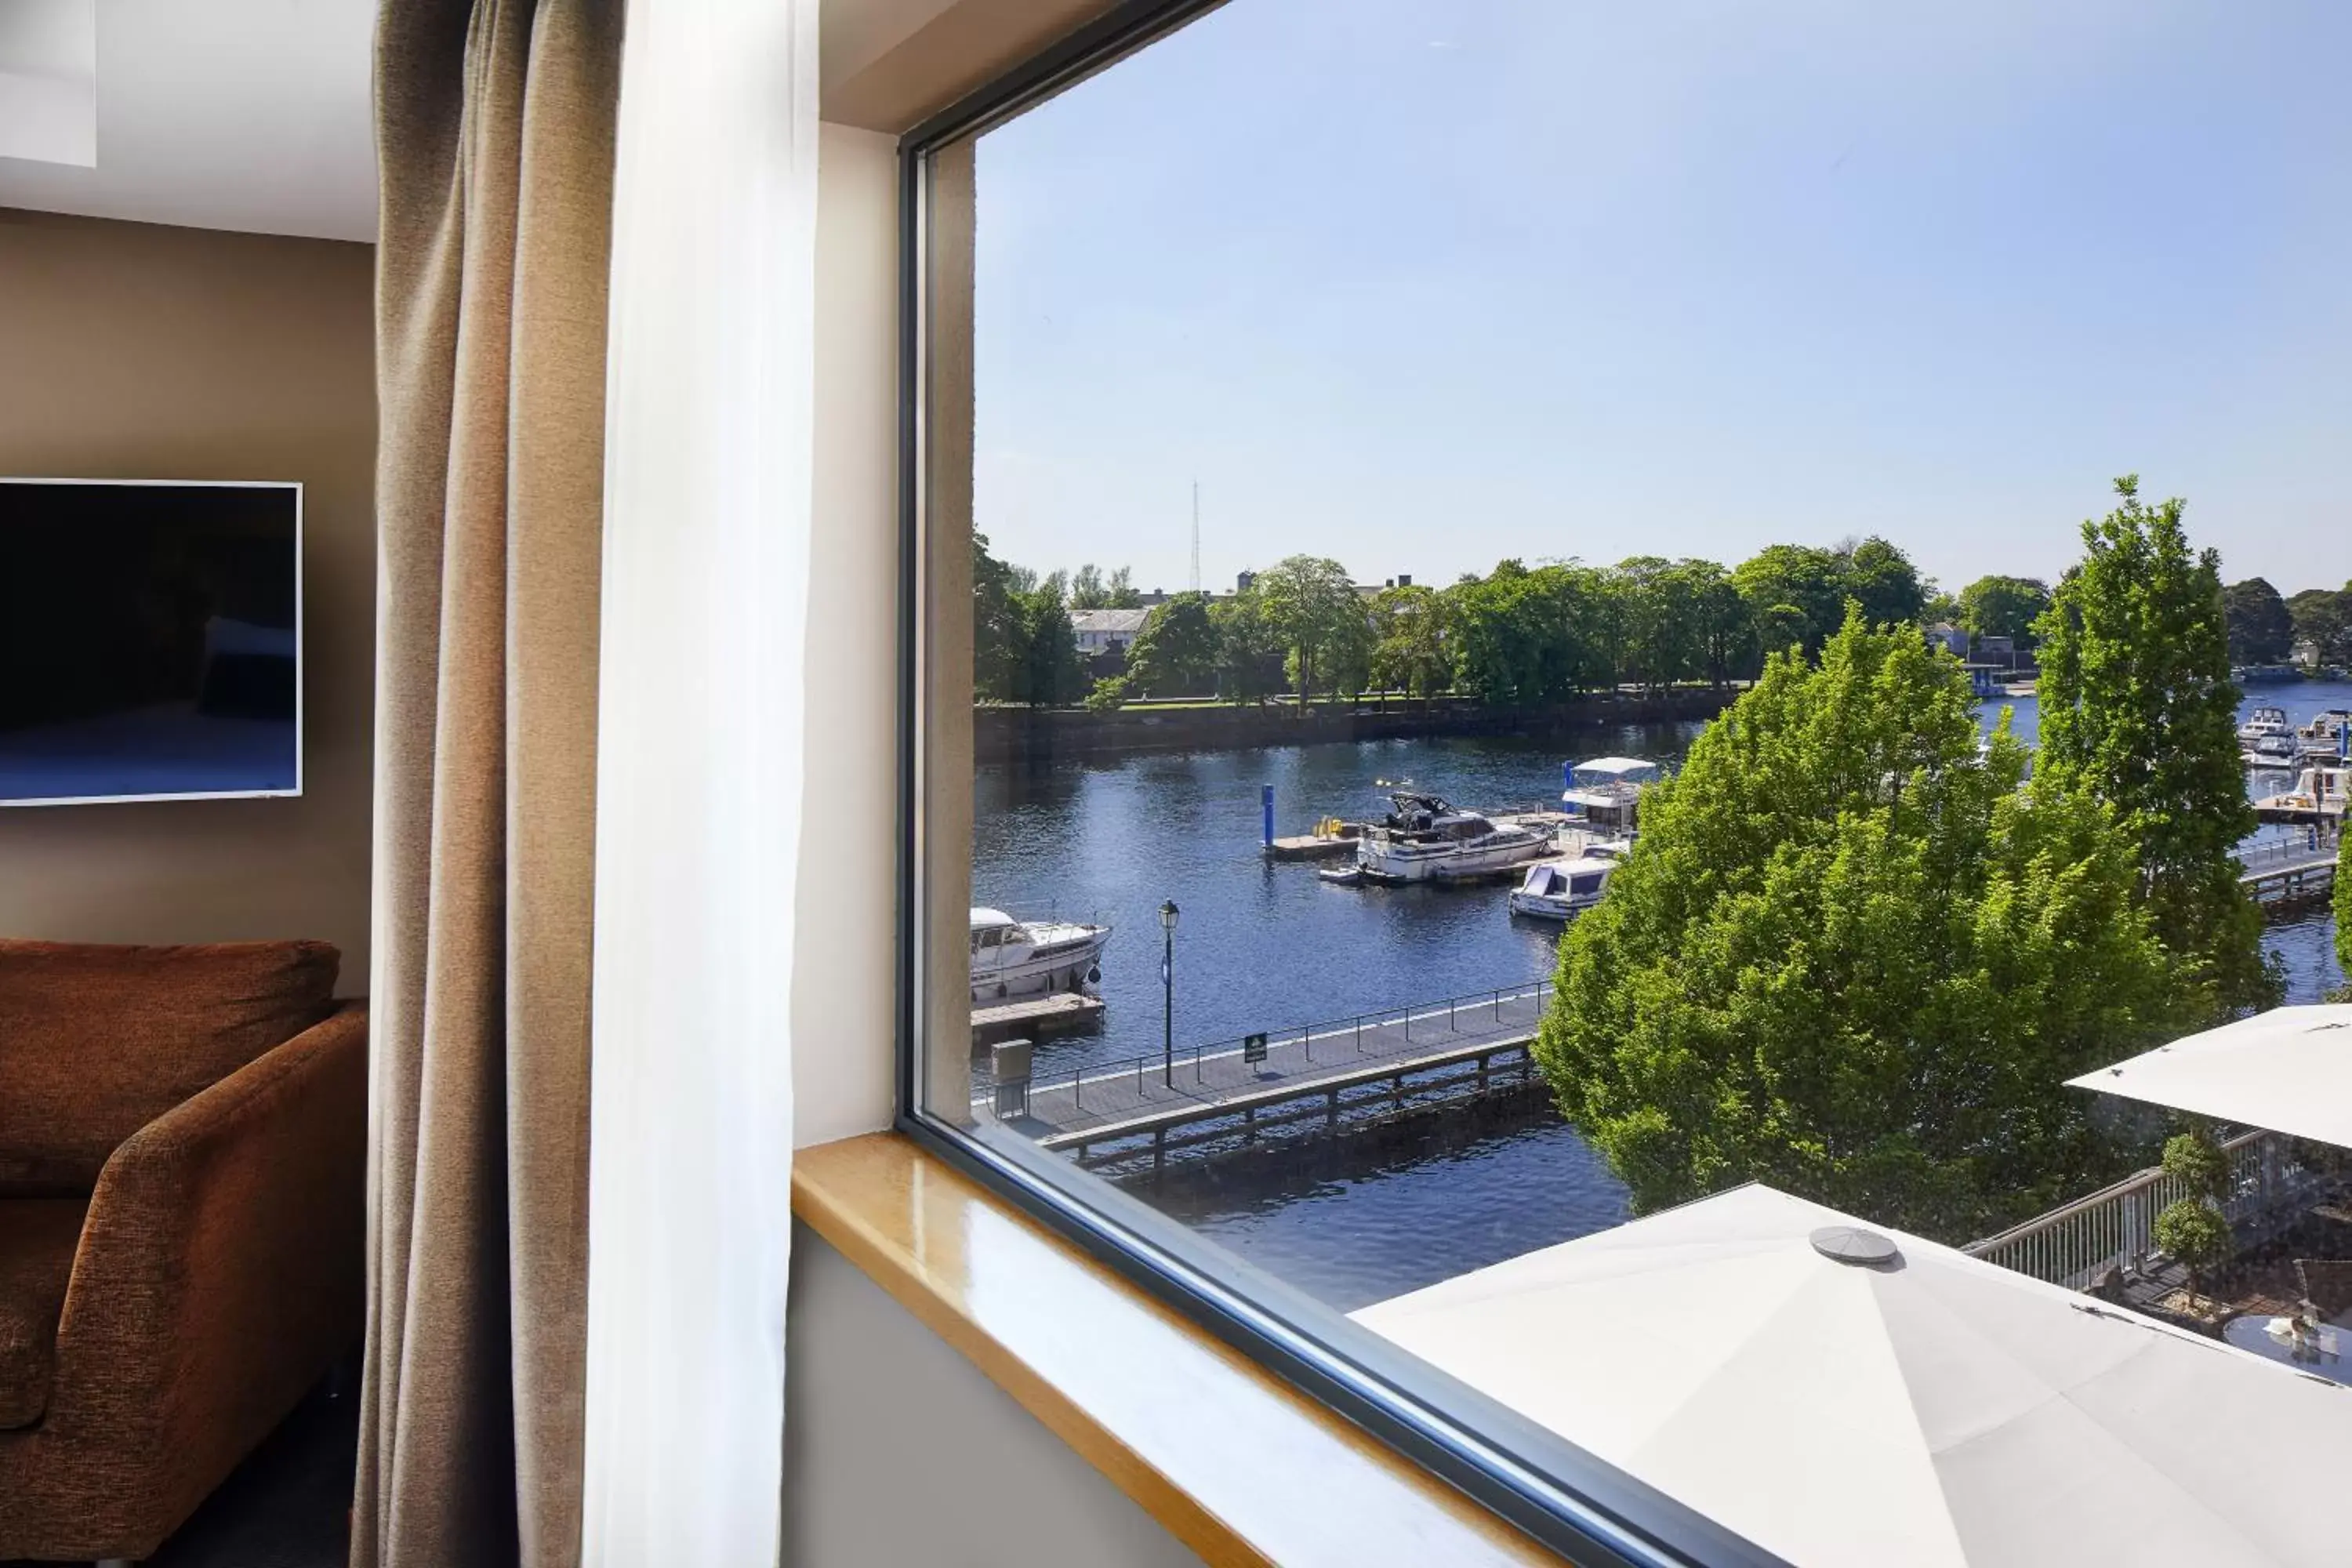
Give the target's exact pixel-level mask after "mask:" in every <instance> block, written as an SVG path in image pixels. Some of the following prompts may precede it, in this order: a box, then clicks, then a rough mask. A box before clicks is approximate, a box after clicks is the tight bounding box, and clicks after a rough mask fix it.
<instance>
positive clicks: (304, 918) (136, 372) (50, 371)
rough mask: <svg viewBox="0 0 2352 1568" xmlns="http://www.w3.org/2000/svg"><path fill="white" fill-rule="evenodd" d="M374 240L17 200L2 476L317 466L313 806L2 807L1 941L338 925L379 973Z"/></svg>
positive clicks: (310, 647)
mask: <svg viewBox="0 0 2352 1568" xmlns="http://www.w3.org/2000/svg"><path fill="white" fill-rule="evenodd" d="M373 264H374V253H373V249H372V248H371V247H367V246H363V245H351V244H345V243H341V242H337V241H332V240H317V239H287V238H279V237H268V236H260V235H244V234H225V233H217V232H213V231H209V230H203V229H191V228H168V227H163V226H157V225H152V224H132V223H116V222H110V221H107V220H103V219H92V218H68V217H56V216H48V215H45V214H34V213H25V212H18V211H15V210H9V209H0V474H8V475H38V476H50V477H70V478H78V479H80V478H98V479H299V480H300V481H301V482H302V484H303V487H304V489H303V523H304V539H305V552H304V569H303V570H304V575H303V595H304V605H305V621H306V632H307V636H306V643H305V647H304V649H303V653H304V665H303V680H304V703H305V707H304V720H305V731H306V753H305V756H304V759H303V782H304V791H305V793H304V795H303V796H302V798H300V799H299V800H226V801H174V802H158V803H155V804H152V805H70V806H35V807H20V808H12V809H6V810H0V935H8V936H39V937H52V938H58V939H62V940H75V941H104V942H205V941H226V940H234V939H242V938H251V937H272V936H308V937H322V938H324V939H326V940H327V941H329V942H333V943H335V944H336V945H337V946H339V947H341V949H342V950H343V970H342V981H341V990H342V991H343V992H344V993H345V994H360V993H362V992H364V991H365V990H366V988H367V963H368V952H367V935H368V802H369V778H368V770H369V726H370V722H371V718H370V715H371V710H372V684H373V661H372V658H371V652H372V649H373V644H374V620H375V588H374V584H375V526H374V514H373V505H372V496H373V481H374V475H373V465H374V461H375V381H374V368H373V365H374V360H373Z"/></svg>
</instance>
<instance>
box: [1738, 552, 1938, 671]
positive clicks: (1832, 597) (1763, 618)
mask: <svg viewBox="0 0 2352 1568" xmlns="http://www.w3.org/2000/svg"><path fill="white" fill-rule="evenodd" d="M1731 580H1732V582H1733V583H1734V584H1738V589H1739V593H1740V596H1741V597H1742V598H1744V599H1746V600H1747V601H1748V607H1749V609H1750V610H1751V612H1752V613H1753V614H1754V616H1755V617H1756V619H1757V622H1758V624H1759V626H1762V627H1763V628H1765V629H1766V631H1767V633H1768V634H1769V639H1770V640H1768V641H1767V642H1766V643H1765V644H1764V649H1765V651H1767V652H1776V651H1778V650H1779V649H1780V648H1782V647H1788V646H1789V645H1790V642H1791V641H1793V642H1795V643H1797V644H1799V645H1801V646H1802V647H1803V648H1804V650H1805V653H1806V655H1807V656H1808V657H1811V656H1813V655H1816V654H1818V653H1820V652H1821V647H1822V643H1823V642H1824V641H1825V640H1827V639H1828V637H1830V635H1831V634H1832V633H1833V632H1835V631H1836V630H1837V629H1838V627H1839V626H1843V624H1844V622H1845V605H1846V601H1847V600H1848V599H1852V600H1854V601H1855V602H1856V603H1858V604H1860V605H1862V616H1863V619H1864V621H1866V622H1867V623H1869V624H1870V625H1872V626H1883V625H1885V624H1888V623H1891V622H1898V621H1917V620H1918V619H1919V617H1920V616H1921V614H1922V613H1923V612H1924V611H1925V610H1926V608H1927V599H1928V584H1927V581H1926V579H1924V578H1922V577H1921V576H1920V575H1919V571H1918V568H1917V567H1916V566H1914V565H1913V564H1912V563H1911V558H1910V557H1909V556H1908V555H1906V554H1904V553H1903V552H1902V551H1901V550H1899V549H1897V548H1896V547H1895V545H1893V544H1890V543H1888V542H1886V541H1885V540H1884V539H1881V538H1879V537H1878V536H1877V535H1875V534H1873V535H1872V536H1871V537H1869V538H1868V539H1864V540H1861V541H1859V542H1847V543H1844V544H1841V545H1838V546H1836V547H1835V548H1833V549H1826V550H1824V549H1817V548H1815V547H1813V546H1811V545H1804V544H1771V545H1767V546H1766V547H1765V548H1763V549H1762V550H1759V551H1758V552H1756V553H1755V554H1754V555H1752V556H1750V557H1748V559H1747V560H1745V561H1743V562H1741V563H1739V565H1738V568H1737V569H1735V570H1734V571H1733V572H1732V574H1731Z"/></svg>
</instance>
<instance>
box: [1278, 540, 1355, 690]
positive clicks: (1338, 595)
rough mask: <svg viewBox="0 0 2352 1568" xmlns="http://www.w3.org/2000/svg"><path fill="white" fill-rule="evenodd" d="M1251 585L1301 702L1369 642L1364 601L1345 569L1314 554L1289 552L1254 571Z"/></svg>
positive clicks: (1328, 682) (1328, 683)
mask: <svg viewBox="0 0 2352 1568" xmlns="http://www.w3.org/2000/svg"><path fill="white" fill-rule="evenodd" d="M1251 586H1252V587H1253V588H1254V589H1255V592H1256V594H1257V595H1258V598H1259V600H1260V601H1261V602H1262V603H1263V604H1264V605H1265V616H1266V619H1267V621H1268V622H1269V624H1271V625H1272V626H1273V627H1274V628H1275V630H1276V633H1278V634H1279V635H1280V637H1281V638H1282V642H1283V646H1284V647H1285V648H1286V649H1287V650H1288V654H1289V662H1288V671H1289V674H1290V676H1291V679H1292V680H1293V681H1294V682H1295V683H1296V686H1297V692H1298V700H1299V702H1300V704H1301V706H1302V707H1303V706H1304V705H1305V704H1306V703H1307V702H1309V701H1311V700H1313V699H1314V695H1315V691H1316V689H1317V685H1318V681H1321V682H1322V683H1323V684H1324V685H1325V686H1326V687H1327V688H1329V687H1330V685H1331V682H1330V679H1329V678H1330V677H1332V676H1336V675H1338V674H1339V673H1340V668H1332V669H1328V670H1327V669H1325V668H1321V667H1322V666H1323V665H1324V664H1325V663H1327V662H1328V663H1329V664H1331V665H1334V666H1338V667H1341V668H1344V667H1345V666H1346V665H1347V664H1348V663H1349V661H1350V660H1351V659H1352V658H1355V657H1356V656H1358V655H1360V652H1361V650H1362V649H1363V647H1364V646H1365V645H1366V644H1367V642H1368V641H1369V637H1368V634H1367V631H1366V627H1365V621H1364V605H1363V601H1362V599H1360V597H1359V596H1358V595H1357V593H1356V585H1355V583H1354V582H1353V581H1352V580H1351V579H1350V578H1349V575H1348V569H1347V568H1346V567H1344V566H1342V565H1340V564H1339V563H1338V562H1337V561H1332V560H1328V559H1327V558H1325V557H1322V556H1316V555H1292V556H1287V557H1285V558H1284V559H1283V560H1280V561H1277V562H1276V563H1274V564H1273V565H1272V566H1270V567H1268V568H1267V569H1266V570H1265V571H1264V572H1261V573H1259V574H1257V578H1256V580H1255V583H1253V584H1251Z"/></svg>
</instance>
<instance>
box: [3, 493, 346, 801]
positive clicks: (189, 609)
mask: <svg viewBox="0 0 2352 1568" xmlns="http://www.w3.org/2000/svg"><path fill="white" fill-rule="evenodd" d="M301 584H302V487H301V486H299V485H296V484H262V483H252V484H242V483H240V484H208V483H194V482H186V483H183V482H172V481H156V482H132V481H121V480H65V479H0V805H63V804H66V803H68V802H75V801H98V800H184V799H192V798H202V797H205V796H213V795H299V794H301V793H302V588H301Z"/></svg>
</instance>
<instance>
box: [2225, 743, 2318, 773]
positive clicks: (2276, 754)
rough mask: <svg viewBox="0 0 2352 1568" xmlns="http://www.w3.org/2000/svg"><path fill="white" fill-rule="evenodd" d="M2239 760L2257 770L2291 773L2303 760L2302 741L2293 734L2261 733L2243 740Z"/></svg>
mask: <svg viewBox="0 0 2352 1568" xmlns="http://www.w3.org/2000/svg"><path fill="white" fill-rule="evenodd" d="M2245 746H2246V750H2245V753H2244V755H2242V757H2240V758H2239V761H2241V762H2242V763H2245V764H2246V766H2248V767H2250V768H2252V769H2254V770H2256V771H2258V772H2265V771H2270V770H2273V769H2274V770H2277V771H2280V772H2284V773H2292V772H2293V771H2294V768H2295V767H2296V765H2297V764H2299V763H2301V762H2302V761H2303V743H2302V742H2300V741H2297V740H2296V739H2295V738H2294V736H2293V735H2263V736H2260V737H2258V738H2257V739H2254V740H2252V741H2248V742H2245Z"/></svg>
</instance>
